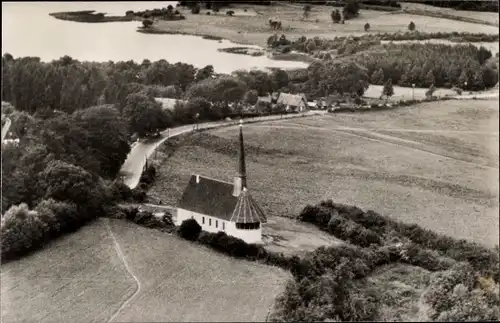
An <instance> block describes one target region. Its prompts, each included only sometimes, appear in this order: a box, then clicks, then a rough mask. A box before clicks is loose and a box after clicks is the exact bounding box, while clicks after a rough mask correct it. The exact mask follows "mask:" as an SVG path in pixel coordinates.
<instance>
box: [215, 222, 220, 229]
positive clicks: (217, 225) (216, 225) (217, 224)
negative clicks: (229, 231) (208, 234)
mask: <svg viewBox="0 0 500 323" xmlns="http://www.w3.org/2000/svg"><path fill="white" fill-rule="evenodd" d="M215 227H216V228H218V227H219V221H218V220H215Z"/></svg>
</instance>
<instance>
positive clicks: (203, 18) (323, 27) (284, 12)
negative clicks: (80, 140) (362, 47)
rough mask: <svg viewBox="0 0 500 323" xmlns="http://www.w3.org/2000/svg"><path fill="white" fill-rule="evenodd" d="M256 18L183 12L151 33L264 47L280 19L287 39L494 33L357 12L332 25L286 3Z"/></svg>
mask: <svg viewBox="0 0 500 323" xmlns="http://www.w3.org/2000/svg"><path fill="white" fill-rule="evenodd" d="M251 7H252V8H253V10H255V12H256V13H257V15H255V16H252V15H251V14H247V15H238V10H240V11H241V9H243V8H250V6H245V5H235V6H234V8H236V10H235V11H236V13H235V15H234V16H233V17H228V16H226V15H225V14H219V15H215V16H214V15H206V14H205V13H203V11H202V13H203V14H200V15H193V14H191V13H190V12H189V11H188V10H185V11H183V14H184V15H185V16H186V20H183V21H176V22H175V23H172V22H168V21H160V22H158V23H157V24H156V25H155V28H153V30H160V31H164V32H180V33H187V34H193V35H200V36H205V35H208V36H219V37H222V38H225V39H229V40H231V41H233V42H236V43H241V44H256V45H260V46H264V47H265V46H267V43H266V41H267V38H268V37H269V36H270V35H271V34H273V33H274V32H273V30H271V28H270V27H269V24H268V20H269V18H274V19H280V20H281V21H282V24H283V31H282V32H283V33H284V34H286V36H287V38H288V39H292V40H294V39H296V38H298V37H300V36H306V37H308V38H310V37H314V36H319V37H323V38H333V37H334V36H350V35H361V34H364V33H365V32H364V28H363V26H364V24H365V23H367V22H368V23H369V24H370V25H371V29H370V33H394V32H398V31H407V30H408V24H409V23H410V21H414V22H415V24H416V26H417V30H419V31H422V32H439V31H443V30H447V31H450V32H451V31H457V32H470V31H474V32H477V33H487V34H497V33H498V29H497V28H496V27H494V26H486V25H480V24H474V23H468V22H457V21H453V20H448V19H441V18H434V17H426V16H422V15H410V14H404V13H390V12H383V11H374V10H361V11H360V17H359V18H357V19H354V20H349V21H347V22H346V24H344V25H342V24H333V23H332V20H331V17H330V13H331V11H332V10H333V9H334V8H333V7H330V6H313V9H312V11H311V14H310V17H309V18H308V19H307V20H306V21H303V20H302V12H303V11H302V6H301V5H290V4H276V5H273V6H251Z"/></svg>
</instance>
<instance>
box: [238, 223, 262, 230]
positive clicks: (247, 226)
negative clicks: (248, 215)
mask: <svg viewBox="0 0 500 323" xmlns="http://www.w3.org/2000/svg"><path fill="white" fill-rule="evenodd" d="M258 228H260V223H259V222H256V223H236V229H240V230H255V229H258Z"/></svg>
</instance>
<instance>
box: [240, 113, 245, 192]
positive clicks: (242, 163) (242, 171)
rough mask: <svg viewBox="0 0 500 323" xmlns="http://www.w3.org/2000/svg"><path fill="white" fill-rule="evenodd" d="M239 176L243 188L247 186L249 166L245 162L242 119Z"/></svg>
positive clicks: (241, 121)
mask: <svg viewBox="0 0 500 323" xmlns="http://www.w3.org/2000/svg"><path fill="white" fill-rule="evenodd" d="M238 176H239V177H240V178H241V188H242V189H243V188H246V187H247V168H246V164H245V146H244V144H243V120H242V119H240V156H239V164H238Z"/></svg>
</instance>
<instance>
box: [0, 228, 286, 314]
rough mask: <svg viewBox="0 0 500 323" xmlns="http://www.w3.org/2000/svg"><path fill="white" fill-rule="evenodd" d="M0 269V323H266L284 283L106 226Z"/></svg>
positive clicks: (138, 231) (255, 269)
mask: <svg viewBox="0 0 500 323" xmlns="http://www.w3.org/2000/svg"><path fill="white" fill-rule="evenodd" d="M110 230H112V232H113V235H114V236H115V239H116V241H117V245H118V246H119V248H120V252H121V253H119V252H117V249H116V248H117V247H116V245H115V243H114V241H113V238H112V236H111V234H110ZM120 254H122V255H123V256H124V258H125V259H126V262H127V264H128V266H129V268H130V270H131V272H132V273H133V274H134V275H135V276H136V279H137V281H135V280H134V279H133V278H132V276H131V275H130V273H129V272H127V270H126V268H125V265H124V262H123V261H122V259H121V258H120V257H119V255H120ZM1 269H2V273H1V282H2V286H1V296H2V300H1V302H2V303H1V304H2V322H5V323H8V322H20V321H25V322H35V321H36V322H106V321H108V320H109V319H110V318H112V317H114V320H113V321H114V322H159V321H174V322H179V321H190V322H194V321H213V322H215V321H219V322H222V321H264V320H265V318H266V315H267V312H268V310H269V309H270V308H271V306H272V304H273V302H274V297H275V295H276V294H277V293H279V292H280V291H281V289H282V287H283V286H284V283H285V280H286V279H288V278H289V277H290V275H289V274H288V273H286V272H284V271H283V270H281V269H278V268H273V267H269V266H264V265H259V264H256V263H251V262H246V261H240V260H235V259H231V258H229V257H226V256H222V255H219V254H217V253H215V252H212V251H210V250H209V249H207V248H205V247H202V246H197V245H194V244H191V243H189V242H187V241H184V240H181V239H179V238H177V237H174V236H170V235H168V234H166V233H162V232H160V231H156V230H150V229H146V228H143V227H140V226H138V225H135V224H132V223H129V222H126V221H121V220H114V221H111V222H110V224H109V226H108V224H107V220H106V219H102V220H98V221H96V222H94V223H93V224H90V225H88V226H86V227H84V228H82V229H81V230H80V231H78V232H76V233H74V234H71V235H68V236H66V237H64V238H62V239H59V240H56V241H55V242H54V243H52V244H51V245H50V246H48V247H47V248H45V249H44V250H42V251H39V252H37V253H35V254H33V255H32V256H28V257H25V258H23V259H21V260H19V261H15V262H10V263H8V264H5V265H2V268H1ZM138 286H139V288H138ZM131 296H133V298H131ZM121 307H123V308H121ZM120 308H121V309H120ZM119 309H120V310H119ZM118 310H119V311H118Z"/></svg>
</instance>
